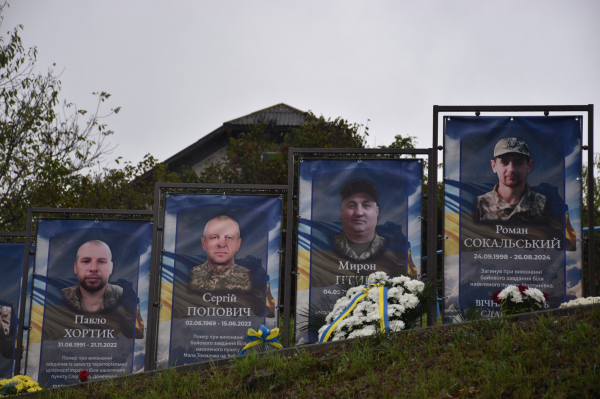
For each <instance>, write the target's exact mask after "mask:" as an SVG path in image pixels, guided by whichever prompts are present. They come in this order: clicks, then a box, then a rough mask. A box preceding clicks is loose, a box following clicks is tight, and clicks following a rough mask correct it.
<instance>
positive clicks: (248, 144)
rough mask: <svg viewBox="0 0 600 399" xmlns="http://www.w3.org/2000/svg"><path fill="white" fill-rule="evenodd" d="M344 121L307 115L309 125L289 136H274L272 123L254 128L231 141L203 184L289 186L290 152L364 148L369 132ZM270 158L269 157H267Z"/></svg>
mask: <svg viewBox="0 0 600 399" xmlns="http://www.w3.org/2000/svg"><path fill="white" fill-rule="evenodd" d="M361 127H362V125H359V124H356V123H354V124H351V123H349V122H348V121H347V120H345V119H343V118H336V119H334V120H331V119H325V118H324V117H322V116H320V117H317V116H315V115H314V114H313V113H312V112H308V113H307V114H306V122H305V123H303V124H302V125H300V126H299V127H297V128H293V129H291V130H289V131H288V132H286V133H279V134H278V133H275V126H274V125H273V124H272V123H270V122H261V123H258V124H256V125H253V126H251V128H250V131H249V132H248V133H242V134H240V137H239V138H237V139H236V138H231V139H230V140H229V143H228V145H227V150H226V157H225V158H223V159H220V160H218V161H216V162H209V164H208V166H207V167H206V168H205V169H204V170H203V171H202V173H201V174H200V178H199V180H200V181H201V182H203V183H230V184H235V183H237V184H242V183H244V184H287V173H288V172H287V170H288V169H287V168H288V148H290V147H294V148H364V147H365V145H366V136H367V135H368V128H365V130H364V133H361V132H360V130H361ZM266 155H268V156H266Z"/></svg>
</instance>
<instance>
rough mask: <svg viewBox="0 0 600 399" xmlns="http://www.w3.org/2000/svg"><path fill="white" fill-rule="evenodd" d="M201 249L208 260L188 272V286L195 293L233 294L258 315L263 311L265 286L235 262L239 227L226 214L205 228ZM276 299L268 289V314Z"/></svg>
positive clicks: (271, 314)
mask: <svg viewBox="0 0 600 399" xmlns="http://www.w3.org/2000/svg"><path fill="white" fill-rule="evenodd" d="M201 242H202V249H204V251H205V252H206V257H207V260H206V262H204V263H203V264H201V265H198V266H195V267H193V268H192V270H191V271H190V277H191V282H190V287H191V289H192V290H194V291H198V292H210V293H211V295H216V294H225V295H226V294H236V295H237V297H239V298H240V302H243V303H247V304H249V306H250V307H251V308H252V311H253V312H254V313H255V314H256V315H259V316H262V315H263V314H264V311H265V310H264V308H265V305H264V303H265V302H264V300H263V298H264V295H265V288H264V285H262V286H260V285H257V284H253V281H252V280H253V277H254V276H253V273H252V272H251V271H250V270H248V269H246V268H245V267H243V266H240V265H237V264H236V263H235V254H236V253H237V251H238V250H239V249H240V246H241V245H242V237H241V234H240V226H239V225H238V223H237V222H236V221H235V220H234V219H233V218H231V217H229V216H226V215H219V216H215V217H214V218H212V219H210V220H209V221H208V223H206V226H205V227H204V234H203V237H201ZM274 307H275V301H274V300H273V296H272V295H271V291H270V289H267V314H266V317H272V316H273V315H274Z"/></svg>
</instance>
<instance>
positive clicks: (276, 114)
mask: <svg viewBox="0 0 600 399" xmlns="http://www.w3.org/2000/svg"><path fill="white" fill-rule="evenodd" d="M305 120H306V113H305V112H304V111H300V110H299V109H296V108H294V107H290V106H289V105H287V104H284V103H280V104H277V105H273V106H271V107H268V108H265V109H261V110H259V111H256V112H253V113H251V114H248V115H244V116H241V117H239V118H235V119H232V120H230V121H228V122H225V123H223V125H222V126H220V127H218V128H217V129H215V130H213V131H212V132H210V133H208V134H207V135H205V136H204V137H202V138H201V139H200V140H198V141H196V142H195V143H194V144H192V145H190V146H188V147H187V148H184V149H183V150H181V151H179V152H178V153H177V154H175V155H173V156H172V157H170V158H168V159H166V160H165V161H164V163H165V164H167V165H168V166H169V169H170V170H174V171H177V170H179V169H180V168H181V167H183V166H191V167H192V169H193V170H194V171H195V172H196V173H197V174H200V172H202V170H203V169H204V168H205V167H206V166H207V164H208V162H209V161H212V162H215V161H218V160H219V159H221V158H222V157H224V156H225V150H226V148H227V143H228V142H229V139H230V138H237V137H239V135H240V134H241V133H245V132H249V131H250V128H251V125H253V124H258V123H261V122H263V121H265V122H270V123H271V124H272V129H271V133H272V134H273V139H274V140H280V138H281V133H285V132H287V131H288V130H290V129H291V128H295V127H298V126H300V125H301V124H302V123H303V122H304V121H305Z"/></svg>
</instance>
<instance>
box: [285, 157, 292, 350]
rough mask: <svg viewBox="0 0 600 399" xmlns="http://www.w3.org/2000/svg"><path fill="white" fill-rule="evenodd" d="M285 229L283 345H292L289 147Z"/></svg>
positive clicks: (290, 178) (290, 173) (290, 176)
mask: <svg viewBox="0 0 600 399" xmlns="http://www.w3.org/2000/svg"><path fill="white" fill-rule="evenodd" d="M286 226H287V227H286V231H285V269H284V270H285V271H284V273H283V281H284V282H285V284H284V289H283V346H284V347H288V346H290V311H291V309H290V308H291V299H292V295H293V294H294V293H292V278H294V276H292V244H293V238H294V233H293V228H294V149H293V148H290V149H288V198H287V224H286Z"/></svg>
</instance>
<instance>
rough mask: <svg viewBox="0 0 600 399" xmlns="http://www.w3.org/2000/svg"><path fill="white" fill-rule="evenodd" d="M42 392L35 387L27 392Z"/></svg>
mask: <svg viewBox="0 0 600 399" xmlns="http://www.w3.org/2000/svg"><path fill="white" fill-rule="evenodd" d="M41 390H42V388H40V387H33V388H29V389H28V390H27V392H37V391H41Z"/></svg>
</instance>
